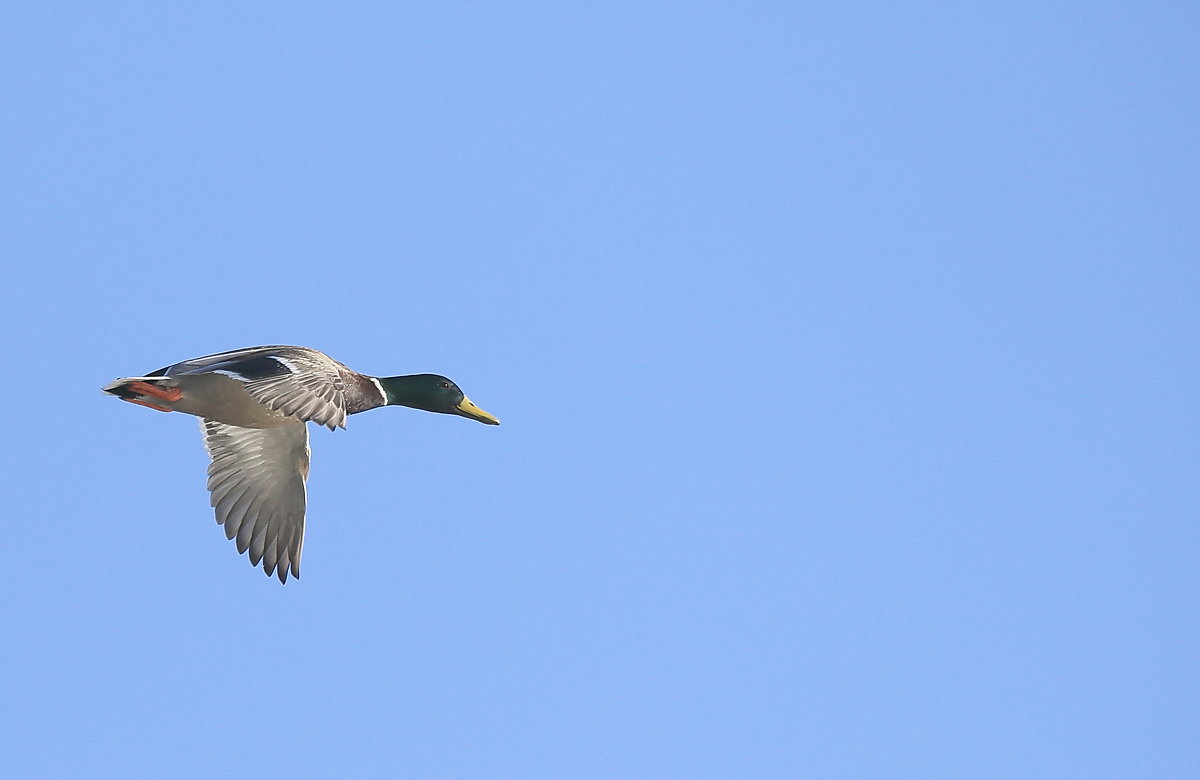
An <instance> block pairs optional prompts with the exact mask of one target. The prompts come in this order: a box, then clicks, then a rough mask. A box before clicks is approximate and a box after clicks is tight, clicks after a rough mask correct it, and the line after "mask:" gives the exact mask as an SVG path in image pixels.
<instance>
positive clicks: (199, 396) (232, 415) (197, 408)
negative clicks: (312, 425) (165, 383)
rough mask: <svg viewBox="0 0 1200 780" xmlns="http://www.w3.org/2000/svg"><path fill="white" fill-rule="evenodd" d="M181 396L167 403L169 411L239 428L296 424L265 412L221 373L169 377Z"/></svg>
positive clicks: (244, 390) (234, 382)
mask: <svg viewBox="0 0 1200 780" xmlns="http://www.w3.org/2000/svg"><path fill="white" fill-rule="evenodd" d="M170 384H172V385H175V386H176V387H178V388H179V389H180V390H182V391H183V397H182V398H180V399H179V400H178V401H174V402H172V403H169V404H167V405H168V406H170V407H171V410H172V411H176V412H183V413H185V414H194V415H196V416H197V417H204V418H207V419H209V420H216V421H217V422H221V423H225V424H226V425H236V426H238V427H239V428H275V427H278V426H280V425H286V424H288V423H294V422H297V419H296V418H295V417H291V416H289V415H285V414H282V413H280V412H277V411H274V410H272V409H268V408H267V407H266V406H263V405H262V404H261V403H259V402H258V401H257V400H255V399H254V397H253V396H251V395H250V394H249V393H247V392H246V389H245V388H244V387H243V386H242V384H241V383H240V382H238V381H236V380H233V379H230V378H229V377H227V376H222V375H221V374H185V375H183V376H173V377H170Z"/></svg>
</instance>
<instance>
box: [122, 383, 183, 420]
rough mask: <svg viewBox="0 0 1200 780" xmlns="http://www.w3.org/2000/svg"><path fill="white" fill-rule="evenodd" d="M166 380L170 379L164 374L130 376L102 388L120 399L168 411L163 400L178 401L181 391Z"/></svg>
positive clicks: (181, 394) (181, 395)
mask: <svg viewBox="0 0 1200 780" xmlns="http://www.w3.org/2000/svg"><path fill="white" fill-rule="evenodd" d="M168 382H170V379H169V378H168V377H165V376H131V377H126V378H124V379H118V380H116V381H115V382H110V383H109V384H107V385H105V386H104V387H103V388H102V389H103V390H104V392H106V393H110V394H112V395H115V396H116V397H117V398H120V399H121V400H122V401H128V402H129V403H131V404H138V405H140V406H148V407H150V408H151V409H157V410H158V411H160V412H169V411H172V410H171V409H169V408H167V407H166V406H165V405H164V402H166V403H173V402H175V401H178V400H179V399H180V398H182V397H183V391H182V390H180V389H179V388H178V387H172V386H170V385H169V384H167V383H168Z"/></svg>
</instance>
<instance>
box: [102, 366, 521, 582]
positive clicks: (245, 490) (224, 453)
mask: <svg viewBox="0 0 1200 780" xmlns="http://www.w3.org/2000/svg"><path fill="white" fill-rule="evenodd" d="M104 392H106V393H111V394H113V395H115V396H117V397H118V398H120V399H121V400H123V401H129V402H130V403H134V404H140V405H141V406H147V407H149V408H151V409H157V410H158V411H160V412H184V413H185V414H194V415H196V416H197V417H199V418H201V420H200V428H201V431H202V432H203V433H204V446H205V448H206V449H207V450H208V454H209V457H211V458H212V463H211V464H210V465H209V467H208V490H209V492H210V493H211V494H212V495H211V501H210V503H211V504H212V506H213V507H214V508H215V510H216V515H217V522H218V523H220V524H221V525H223V526H224V527H225V536H226V537H227V538H229V539H235V540H236V543H237V549H238V553H245V552H247V551H249V553H250V562H251V564H252V565H254V566H258V564H259V562H260V561H261V562H262V568H263V571H265V572H266V573H267V576H268V577H269V576H271V575H272V574H276V575H277V576H278V577H279V581H280V582H285V583H286V582H287V578H288V574H289V573H290V574H291V575H292V576H293V577H297V578H298V577H299V576H300V550H301V548H302V546H303V544H304V509H305V491H304V482H305V480H306V479H307V478H308V462H309V449H308V426H307V425H306V423H308V422H310V421H311V422H314V423H317V424H318V425H324V426H327V427H328V428H329V429H330V430H333V429H336V428H345V427H346V417H347V415H351V414H358V413H359V412H365V411H367V410H368V409H375V408H378V407H380V406H409V407H412V408H414V409H424V410H425V411H427V412H440V413H442V414H457V415H460V416H462V417H468V418H470V419H472V420H478V421H479V422H481V423H486V424H487V425H499V424H500V421H499V420H497V419H496V418H495V417H493V416H492V415H490V414H488V413H487V412H485V411H483V410H482V409H480V408H479V407H478V406H476V405H475V404H473V403H471V401H470V400H469V399H468V398H467V397H466V396H465V395H463V392H462V391H461V390H459V389H458V385H456V384H454V382H451V381H450V380H449V379H447V378H446V377H444V376H438V375H437V374H412V375H409V376H388V377H374V376H367V375H366V374H360V373H358V372H357V371H352V370H350V369H349V368H347V367H346V366H344V365H342V364H341V363H339V362H337V361H336V360H334V359H333V358H331V357H329V356H328V355H326V354H325V353H323V352H318V351H317V350H315V349H309V348H308V347H285V346H272V347H251V348H249V349H235V350H233V351H231V352H221V353H218V354H216V355H208V356H206V357H200V358H194V359H192V360H185V361H183V362H182V363H176V364H174V365H171V366H167V367H166V368H160V369H158V370H157V371H151V372H150V373H149V374H146V375H145V376H136V377H128V378H126V379H118V380H117V381H115V382H113V383H111V384H109V385H107V386H106V387H104Z"/></svg>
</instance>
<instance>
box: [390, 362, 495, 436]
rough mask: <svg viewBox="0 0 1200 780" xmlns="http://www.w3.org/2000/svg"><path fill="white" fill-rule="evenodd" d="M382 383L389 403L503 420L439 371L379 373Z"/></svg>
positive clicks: (490, 422)
mask: <svg viewBox="0 0 1200 780" xmlns="http://www.w3.org/2000/svg"><path fill="white" fill-rule="evenodd" d="M379 384H380V386H382V387H383V392H384V395H385V396H387V404H388V406H410V407H412V408H413V409H423V410H425V411H427V412H438V413H440V414H457V415H460V416H462V417H470V418H471V419H472V420H478V421H479V422H481V423H486V424H487V425H499V424H500V421H499V420H497V419H496V418H495V417H493V416H492V415H490V414H488V413H487V412H485V411H483V410H482V409H480V408H479V407H478V406H476V405H475V404H473V403H471V399H470V398H467V397H466V396H465V395H463V391H462V390H459V389H458V385H456V384H454V382H452V381H450V380H449V379H447V378H446V377H444V376H439V375H437V374H410V375H409V376H387V377H380V378H379Z"/></svg>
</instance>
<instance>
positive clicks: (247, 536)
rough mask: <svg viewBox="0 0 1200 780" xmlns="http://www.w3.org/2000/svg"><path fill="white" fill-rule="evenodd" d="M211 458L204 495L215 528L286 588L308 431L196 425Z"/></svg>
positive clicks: (296, 542)
mask: <svg viewBox="0 0 1200 780" xmlns="http://www.w3.org/2000/svg"><path fill="white" fill-rule="evenodd" d="M200 424H201V428H202V429H203V431H204V446H205V448H206V449H207V450H208V454H209V455H210V456H211V457H212V463H211V464H210V465H209V467H208V489H209V492H210V493H211V494H212V497H211V502H210V503H211V504H212V505H213V507H214V508H215V509H216V514H217V522H218V523H220V524H221V525H223V526H225V536H226V537H227V538H229V539H234V540H236V542H237V549H238V552H239V553H244V552H246V551H247V550H248V551H249V552H250V563H252V564H253V565H255V566H257V565H258V564H259V562H260V561H261V562H262V567H263V571H265V572H266V573H267V576H270V575H271V574H275V575H276V576H278V577H279V581H280V582H287V578H288V573H289V572H290V573H291V575H292V576H293V577H299V576H300V551H301V549H302V548H303V545H304V511H305V505H306V494H305V488H304V482H305V480H306V479H307V478H308V463H309V450H308V426H307V425H306V424H304V423H302V422H297V423H289V424H287V425H280V426H278V427H275V428H238V427H236V426H233V425H225V424H224V423H219V422H214V421H213V420H203V419H202V420H201V421H200Z"/></svg>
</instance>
